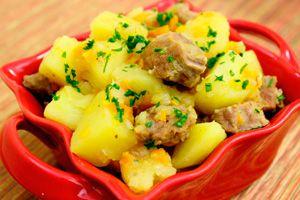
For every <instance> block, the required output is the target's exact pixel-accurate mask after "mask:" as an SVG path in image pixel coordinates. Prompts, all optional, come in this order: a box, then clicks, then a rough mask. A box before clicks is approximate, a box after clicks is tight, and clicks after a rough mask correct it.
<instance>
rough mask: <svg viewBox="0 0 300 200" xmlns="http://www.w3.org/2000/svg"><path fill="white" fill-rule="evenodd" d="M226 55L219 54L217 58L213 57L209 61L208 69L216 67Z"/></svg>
mask: <svg viewBox="0 0 300 200" xmlns="http://www.w3.org/2000/svg"><path fill="white" fill-rule="evenodd" d="M224 54H225V53H224V52H223V53H218V54H217V55H216V56H214V57H211V58H209V59H208V61H207V68H209V69H211V68H213V67H214V66H215V64H216V62H217V61H218V60H219V58H220V57H222V56H223V55H224Z"/></svg>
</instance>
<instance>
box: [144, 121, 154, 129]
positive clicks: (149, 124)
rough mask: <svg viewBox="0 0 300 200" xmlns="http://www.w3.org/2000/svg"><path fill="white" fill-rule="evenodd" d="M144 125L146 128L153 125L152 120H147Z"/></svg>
mask: <svg viewBox="0 0 300 200" xmlns="http://www.w3.org/2000/svg"><path fill="white" fill-rule="evenodd" d="M145 126H146V127H147V128H151V127H152V126H153V122H152V121H148V122H146V123H145Z"/></svg>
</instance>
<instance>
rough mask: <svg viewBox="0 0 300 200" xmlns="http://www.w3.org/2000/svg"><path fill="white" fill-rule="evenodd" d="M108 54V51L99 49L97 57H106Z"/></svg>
mask: <svg viewBox="0 0 300 200" xmlns="http://www.w3.org/2000/svg"><path fill="white" fill-rule="evenodd" d="M105 55H106V53H105V52H104V51H98V52H97V59H98V58H99V57H104V56H105Z"/></svg>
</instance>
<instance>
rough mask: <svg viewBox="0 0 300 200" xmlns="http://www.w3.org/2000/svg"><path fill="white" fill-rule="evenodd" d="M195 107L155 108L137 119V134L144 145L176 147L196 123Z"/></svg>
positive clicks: (146, 111) (142, 113)
mask: <svg viewBox="0 0 300 200" xmlns="http://www.w3.org/2000/svg"><path fill="white" fill-rule="evenodd" d="M196 120H197V114H196V112H195V110H194V108H193V107H188V108H187V107H185V106H165V105H161V106H158V107H156V106H153V107H151V108H149V109H147V110H145V111H143V112H141V113H140V114H139V115H138V116H136V118H135V134H136V136H137V139H138V140H139V141H141V142H143V143H147V142H149V141H152V142H154V144H155V145H165V146H174V145H176V144H178V143H179V142H183V141H184V140H185V139H187V137H188V133H189V128H190V127H191V126H192V125H193V124H195V123H196Z"/></svg>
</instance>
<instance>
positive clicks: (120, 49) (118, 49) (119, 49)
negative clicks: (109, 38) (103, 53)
mask: <svg viewBox="0 0 300 200" xmlns="http://www.w3.org/2000/svg"><path fill="white" fill-rule="evenodd" d="M122 49H123V47H120V48H117V49H112V51H122Z"/></svg>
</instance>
